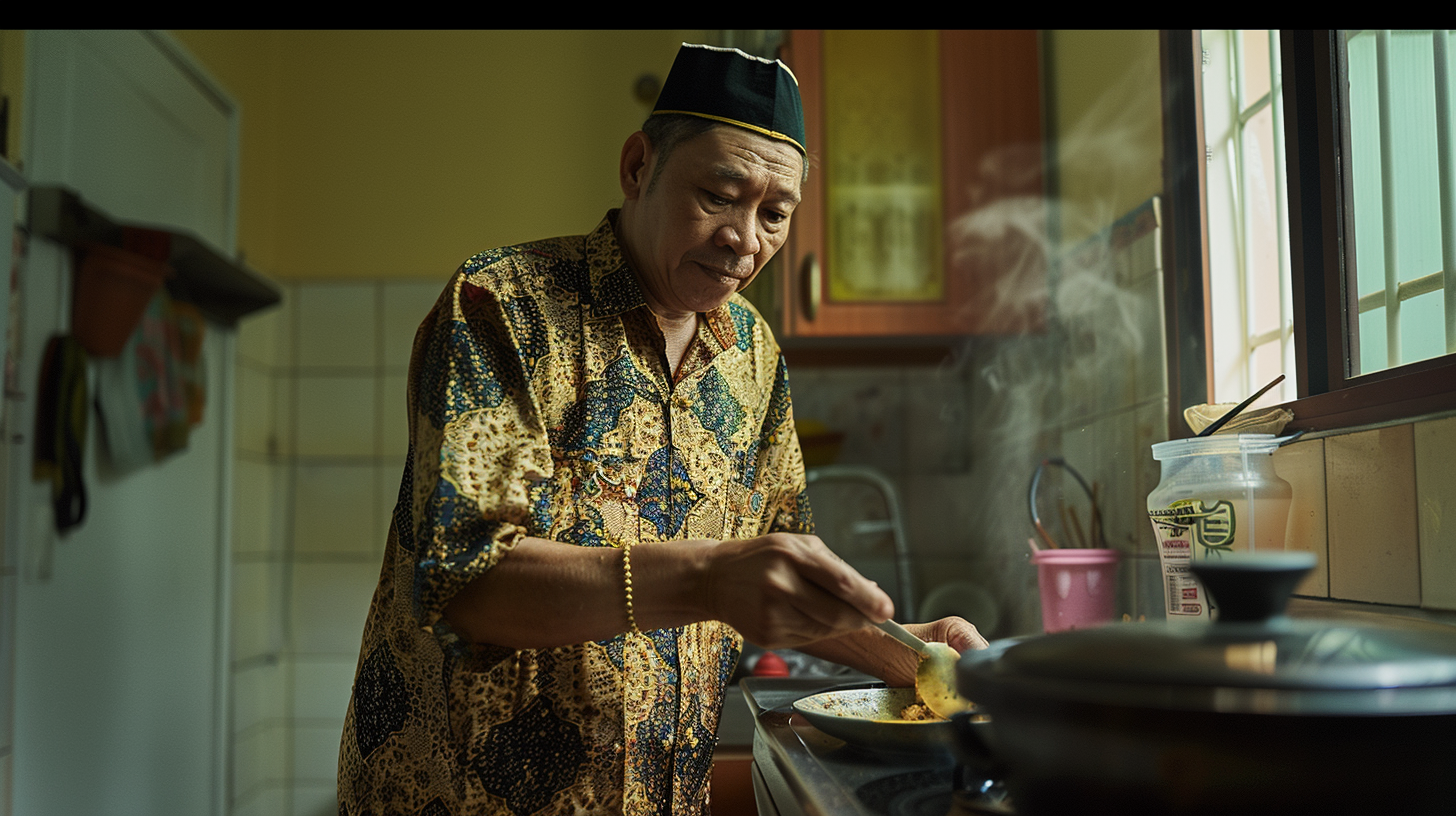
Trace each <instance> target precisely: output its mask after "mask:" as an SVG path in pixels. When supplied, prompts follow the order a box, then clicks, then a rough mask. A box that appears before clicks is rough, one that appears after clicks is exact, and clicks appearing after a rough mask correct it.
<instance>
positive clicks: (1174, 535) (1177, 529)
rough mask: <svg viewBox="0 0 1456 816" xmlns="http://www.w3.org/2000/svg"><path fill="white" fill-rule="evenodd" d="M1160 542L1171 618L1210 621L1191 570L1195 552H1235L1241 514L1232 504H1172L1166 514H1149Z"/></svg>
mask: <svg viewBox="0 0 1456 816" xmlns="http://www.w3.org/2000/svg"><path fill="white" fill-rule="evenodd" d="M1148 517H1149V518H1150V519H1151V520H1152V522H1153V534H1154V535H1155V536H1156V537H1157V539H1158V561H1159V563H1160V564H1162V566H1163V599H1164V601H1165V602H1166V605H1167V608H1166V612H1167V614H1168V615H1169V616H1170V617H1173V616H1177V617H1183V618H1207V617H1208V616H1209V611H1210V609H1209V603H1208V597H1207V595H1206V594H1205V593H1204V591H1203V586H1202V585H1201V584H1199V583H1198V580H1197V579H1196V578H1194V577H1193V573H1192V571H1191V570H1190V569H1189V566H1190V565H1191V564H1192V563H1193V558H1194V550H1195V548H1196V547H1202V548H1203V550H1204V551H1203V552H1200V553H1198V555H1199V556H1200V557H1201V556H1203V555H1207V551H1208V550H1213V551H1215V552H1228V551H1231V550H1232V549H1233V544H1234V533H1235V531H1236V529H1237V527H1238V514H1237V513H1236V512H1235V510H1234V506H1233V504H1232V503H1231V502H1227V501H1216V502H1213V503H1212V504H1211V505H1208V506H1205V505H1204V503H1203V501H1201V500H1199V499H1183V500H1181V501H1176V502H1173V503H1172V504H1170V505H1168V507H1167V508H1166V509H1164V510H1149V511H1148Z"/></svg>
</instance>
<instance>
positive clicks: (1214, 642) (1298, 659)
mask: <svg viewBox="0 0 1456 816" xmlns="http://www.w3.org/2000/svg"><path fill="white" fill-rule="evenodd" d="M1313 564H1314V559H1313V556H1311V555H1310V554H1308V553H1276V554H1258V555H1253V554H1251V555H1236V556H1229V557H1225V558H1224V559H1222V560H1221V561H1205V562H1199V563H1198V564H1197V565H1195V567H1194V569H1195V572H1196V573H1197V574H1198V576H1199V578H1200V580H1202V581H1203V583H1204V584H1205V586H1206V587H1207V588H1208V590H1209V593H1210V594H1211V595H1213V596H1214V597H1215V599H1216V600H1217V601H1218V602H1219V610H1220V616H1221V617H1220V620H1219V621H1218V622H1215V623H1213V624H1204V625H1195V626H1193V627H1191V628H1190V627H1187V626H1182V627H1170V626H1167V625H1161V624H1147V623H1138V624H1133V623H1129V624H1114V625H1111V626H1106V627H1102V628H1100V629H1090V630H1079V631H1071V632H1062V633H1058V634H1054V635H1046V636H1039V637H1033V638H1026V639H1013V640H1005V641H997V642H996V643H993V644H992V646H991V648H990V649H985V650H981V651H979V652H969V653H967V654H966V655H965V656H964V657H963V658H962V659H961V661H960V663H959V665H958V667H957V670H958V686H959V689H960V691H961V693H962V694H964V695H965V696H967V697H969V698H970V699H972V700H974V701H976V703H977V705H978V706H979V707H980V708H981V709H982V710H984V711H986V712H987V713H988V714H990V716H991V724H990V725H989V727H985V726H983V727H980V728H971V727H969V724H968V723H960V725H961V726H962V728H961V729H960V731H959V733H960V741H961V744H962V746H963V748H965V749H966V751H967V753H968V754H969V755H970V756H971V757H972V758H973V760H972V764H979V765H981V766H983V767H986V768H989V769H993V770H994V771H995V772H996V773H999V774H1004V775H1005V781H1006V785H1007V787H1008V789H1009V791H1010V798H1011V802H1012V804H1013V807H1014V808H1015V809H1016V811H1017V812H1018V813H1022V814H1032V815H1034V814H1041V813H1055V814H1064V813H1119V814H1121V813H1279V814H1289V813H1322V814H1327V813H1450V812H1452V811H1453V810H1456V785H1453V784H1452V783H1451V782H1450V781H1448V778H1449V776H1450V774H1451V771H1452V768H1456V627H1441V626H1435V625H1431V626H1428V627H1425V628H1422V629H1413V630H1406V629H1380V628H1372V627H1354V626H1347V625H1339V624H1333V623H1321V622H1317V621H1292V620H1289V619H1287V618H1285V617H1284V616H1283V614H1282V612H1283V608H1284V605H1285V603H1287V600H1288V594H1289V591H1290V590H1291V589H1292V588H1293V587H1294V585H1295V584H1296V583H1297V582H1298V580H1299V579H1300V577H1302V576H1303V575H1304V574H1305V573H1306V572H1308V570H1309V569H1310V568H1311V567H1312V566H1313ZM988 752H989V753H988Z"/></svg>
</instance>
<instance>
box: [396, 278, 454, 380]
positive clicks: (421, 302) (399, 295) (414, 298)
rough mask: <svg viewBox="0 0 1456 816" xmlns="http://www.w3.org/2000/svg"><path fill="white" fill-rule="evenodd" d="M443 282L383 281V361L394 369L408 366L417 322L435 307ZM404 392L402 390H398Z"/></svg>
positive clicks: (401, 370)
mask: <svg viewBox="0 0 1456 816" xmlns="http://www.w3.org/2000/svg"><path fill="white" fill-rule="evenodd" d="M445 283H446V282H445V281H444V280H441V281H438V282H437V281H388V282H385V283H384V284H382V287H383V294H382V298H381V299H382V301H383V317H382V318H381V320H380V336H381V338H382V340H383V364H384V367H385V368H386V369H387V370H389V371H393V372H403V371H404V370H405V369H407V368H408V367H409V357H410V350H411V349H412V348H413V346H414V339H415V331H416V330H417V329H418V328H419V326H420V321H421V320H423V319H424V318H425V315H427V314H429V312H430V309H432V308H434V305H435V301H436V300H437V299H438V298H439V297H440V293H441V292H442V291H443V290H444V288H445ZM399 393H400V394H401V395H403V393H404V392H403V391H401V392H399Z"/></svg>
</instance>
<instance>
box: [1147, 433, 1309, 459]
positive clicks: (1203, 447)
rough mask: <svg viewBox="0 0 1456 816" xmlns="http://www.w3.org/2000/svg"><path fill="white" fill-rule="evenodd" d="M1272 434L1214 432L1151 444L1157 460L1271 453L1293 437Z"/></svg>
mask: <svg viewBox="0 0 1456 816" xmlns="http://www.w3.org/2000/svg"><path fill="white" fill-rule="evenodd" d="M1293 438H1294V437H1293V436H1275V435H1274V434H1214V435H1213V436H1195V437H1192V438H1189V439H1172V440H1169V441H1167V442H1157V443H1154V445H1153V458H1154V459H1156V460H1158V461H1159V462H1163V461H1166V460H1168V459H1181V458H1183V457H1185V456H1227V455H1229V454H1231V453H1273V452H1274V451H1275V450H1277V449H1278V448H1279V446H1280V445H1282V444H1284V442H1285V441H1287V440H1289V439H1293Z"/></svg>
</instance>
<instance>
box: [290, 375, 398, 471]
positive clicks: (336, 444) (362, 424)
mask: <svg viewBox="0 0 1456 816" xmlns="http://www.w3.org/2000/svg"><path fill="white" fill-rule="evenodd" d="M297 387H298V404H297V408H296V412H297V413H296V416H297V423H298V424H297V426H296V428H297V434H296V440H297V442H296V450H297V452H298V455H300V456H373V455H375V443H376V439H377V429H376V427H375V411H376V408H377V404H378V403H377V401H376V398H375V389H376V388H377V387H378V381H377V378H376V376H375V374H374V373H373V372H372V371H371V372H369V373H367V374H362V375H339V376H333V375H303V376H300V377H299V378H298V381H297Z"/></svg>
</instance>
